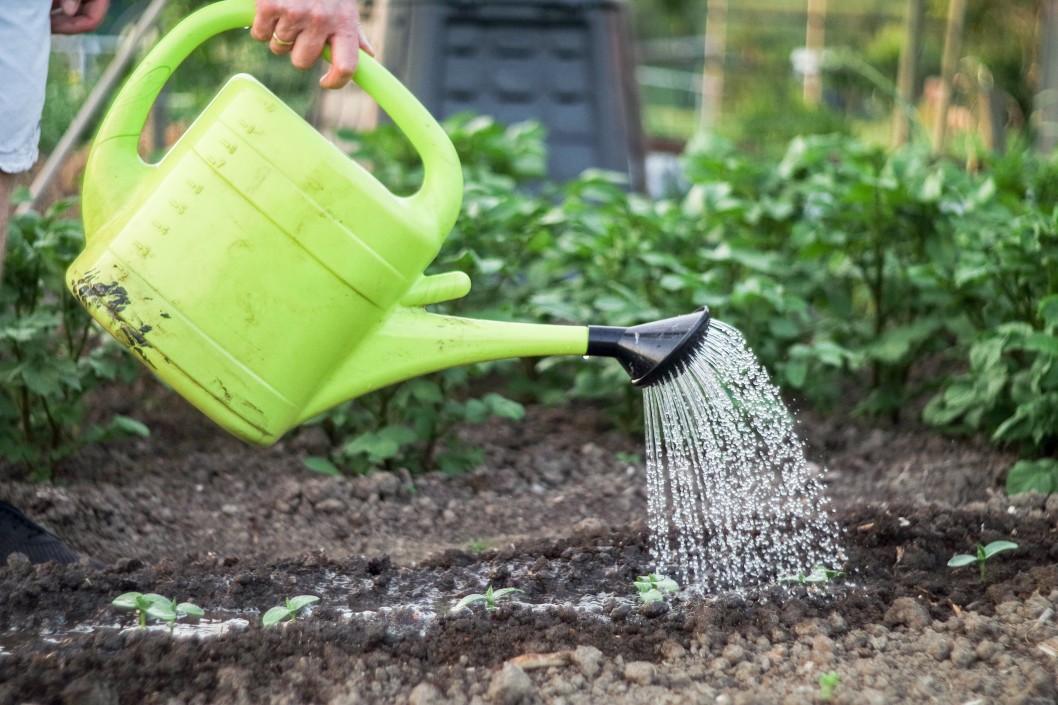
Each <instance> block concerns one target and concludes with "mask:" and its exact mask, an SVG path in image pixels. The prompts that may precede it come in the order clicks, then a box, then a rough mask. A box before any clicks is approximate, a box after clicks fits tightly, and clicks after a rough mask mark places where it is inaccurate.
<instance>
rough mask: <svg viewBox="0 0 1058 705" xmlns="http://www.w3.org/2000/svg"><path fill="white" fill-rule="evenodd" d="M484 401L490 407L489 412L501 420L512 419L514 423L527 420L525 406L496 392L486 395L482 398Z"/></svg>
mask: <svg viewBox="0 0 1058 705" xmlns="http://www.w3.org/2000/svg"><path fill="white" fill-rule="evenodd" d="M482 401H484V402H485V404H486V405H488V408H489V410H490V411H491V412H492V413H493V414H495V415H496V416H499V417H500V418H503V419H511V420H512V421H520V420H521V419H523V418H525V407H524V406H522V405H521V404H519V403H518V402H516V401H513V400H511V399H508V398H506V397H504V396H501V395H499V394H496V393H495V392H490V393H488V394H486V395H485V396H484V397H482Z"/></svg>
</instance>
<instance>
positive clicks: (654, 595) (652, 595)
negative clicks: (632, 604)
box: [639, 589, 665, 603]
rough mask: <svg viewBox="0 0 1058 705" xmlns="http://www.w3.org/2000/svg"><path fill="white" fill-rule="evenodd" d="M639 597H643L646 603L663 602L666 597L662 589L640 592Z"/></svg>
mask: <svg viewBox="0 0 1058 705" xmlns="http://www.w3.org/2000/svg"><path fill="white" fill-rule="evenodd" d="M639 599H641V600H642V601H643V602H644V603H647V602H661V601H662V600H664V599H665V596H664V595H663V594H662V593H661V590H656V589H650V590H647V591H645V592H641V593H639Z"/></svg>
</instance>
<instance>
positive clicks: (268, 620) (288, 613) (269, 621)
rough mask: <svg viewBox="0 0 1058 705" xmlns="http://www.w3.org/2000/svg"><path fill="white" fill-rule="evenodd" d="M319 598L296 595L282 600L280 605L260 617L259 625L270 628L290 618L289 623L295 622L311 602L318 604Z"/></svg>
mask: <svg viewBox="0 0 1058 705" xmlns="http://www.w3.org/2000/svg"><path fill="white" fill-rule="evenodd" d="M319 601H320V598H318V597H316V596H315V595H298V596H297V597H288V598H286V599H285V600H284V603H283V604H282V605H276V606H275V607H273V608H272V609H270V610H268V611H267V612H265V613H264V616H263V617H261V625H262V626H265V627H271V626H272V625H274V624H279V623H280V622H282V621H283V620H284V619H287V618H288V617H289V618H290V621H291V622H296V621H297V619H298V613H299V612H301V610H303V609H305V608H306V607H308V606H309V605H311V604H312V603H313V602H319Z"/></svg>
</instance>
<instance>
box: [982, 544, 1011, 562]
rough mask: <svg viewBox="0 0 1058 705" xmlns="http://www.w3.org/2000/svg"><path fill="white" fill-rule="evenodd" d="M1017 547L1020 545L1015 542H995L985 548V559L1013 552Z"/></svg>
mask: <svg viewBox="0 0 1058 705" xmlns="http://www.w3.org/2000/svg"><path fill="white" fill-rule="evenodd" d="M1017 547H1018V545H1017V544H1016V543H1014V542H1013V541H993V542H992V543H990V544H988V545H987V546H985V550H984V553H985V558H991V557H992V556H994V555H996V554H997V553H1002V552H1003V551H1013V550H1014V549H1016V548H1017Z"/></svg>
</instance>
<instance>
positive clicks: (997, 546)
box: [948, 541, 1018, 582]
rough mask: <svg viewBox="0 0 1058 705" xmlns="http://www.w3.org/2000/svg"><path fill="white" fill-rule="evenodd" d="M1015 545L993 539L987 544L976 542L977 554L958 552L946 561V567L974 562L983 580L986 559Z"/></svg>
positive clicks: (1011, 548)
mask: <svg viewBox="0 0 1058 705" xmlns="http://www.w3.org/2000/svg"><path fill="white" fill-rule="evenodd" d="M1017 547H1018V545H1017V544H1016V543H1014V542H1013V541H993V542H992V543H990V544H988V545H987V546H982V545H981V544H977V555H975V556H972V555H970V554H968V553H960V554H958V555H956V556H953V557H952V559H951V560H950V561H948V567H949V568H962V567H963V566H968V565H971V564H973V563H976V564H977V567H978V569H979V570H980V571H981V581H982V582H983V581H984V580H985V563H986V562H987V561H988V559H989V558H991V557H992V556H994V555H996V554H997V553H1002V552H1003V551H1013V550H1014V549H1015V548H1017Z"/></svg>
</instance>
